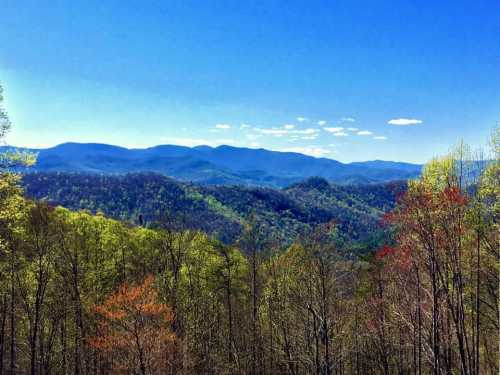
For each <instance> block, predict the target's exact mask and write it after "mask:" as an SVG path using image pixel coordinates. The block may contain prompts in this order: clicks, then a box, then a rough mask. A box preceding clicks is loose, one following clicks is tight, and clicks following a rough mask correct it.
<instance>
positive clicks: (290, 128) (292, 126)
mask: <svg viewBox="0 0 500 375" xmlns="http://www.w3.org/2000/svg"><path fill="white" fill-rule="evenodd" d="M283 128H284V129H286V130H292V129H293V128H295V125H290V124H286V125H285V126H283Z"/></svg>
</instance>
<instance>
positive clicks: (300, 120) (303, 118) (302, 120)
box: [297, 116, 308, 122]
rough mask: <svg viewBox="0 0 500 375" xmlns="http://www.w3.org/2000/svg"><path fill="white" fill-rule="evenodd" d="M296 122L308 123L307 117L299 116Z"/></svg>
mask: <svg viewBox="0 0 500 375" xmlns="http://www.w3.org/2000/svg"><path fill="white" fill-rule="evenodd" d="M297 121H298V122H304V121H308V119H307V117H301V116H299V117H297Z"/></svg>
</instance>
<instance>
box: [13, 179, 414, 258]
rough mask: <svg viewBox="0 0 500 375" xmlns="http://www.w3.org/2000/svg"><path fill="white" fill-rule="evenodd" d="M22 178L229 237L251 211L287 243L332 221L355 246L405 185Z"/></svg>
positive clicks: (60, 193) (85, 204)
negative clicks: (282, 185) (259, 184)
mask: <svg viewBox="0 0 500 375" xmlns="http://www.w3.org/2000/svg"><path fill="white" fill-rule="evenodd" d="M22 184H23V186H24V187H25V191H26V194H27V195H28V196H29V197H32V198H34V199H38V200H42V199H43V200H46V201H48V202H49V203H51V204H52V205H58V204H59V205H62V206H64V207H67V208H70V209H72V210H79V209H86V210H89V211H90V212H92V213H97V212H102V213H104V214H105V215H107V216H109V217H112V218H116V219H120V220H123V221H127V222H130V223H132V224H135V225H142V226H146V227H153V226H155V225H157V224H158V222H160V221H165V220H169V221H171V220H172V219H173V220H175V221H176V222H178V224H182V225H183V226H184V227H185V228H188V229H195V230H201V231H203V232H206V233H207V234H210V235H214V236H216V237H217V238H218V239H220V240H222V241H223V242H225V243H233V242H234V241H236V240H237V239H238V237H239V236H240V235H241V233H242V231H243V227H244V225H245V223H246V222H247V221H248V220H249V218H250V217H253V219H254V220H257V221H259V222H261V223H262V224H263V228H267V229H266V232H267V234H268V236H270V237H273V238H274V239H275V240H276V241H278V242H280V243H282V244H285V245H289V244H290V243H291V242H293V240H294V239H295V238H296V237H297V236H298V235H299V234H300V233H304V231H307V230H308V229H309V228H310V227H311V226H314V225H317V224H319V223H326V222H328V221H335V222H336V223H337V224H338V228H339V231H338V233H339V237H340V239H343V240H344V241H346V242H349V243H351V244H352V245H353V246H354V245H356V246H357V247H360V246H363V244H365V243H367V242H370V241H373V240H375V239H376V238H377V237H380V236H381V235H382V233H381V232H383V230H382V228H381V227H380V225H379V221H380V218H381V216H382V215H383V213H384V212H386V211H388V210H390V209H392V208H393V207H394V205H395V203H396V198H397V196H399V195H401V194H402V193H403V192H404V190H405V189H406V182H405V181H398V182H391V183H384V184H371V185H332V184H329V183H328V182H327V181H326V180H324V179H322V178H310V179H308V180H305V181H303V182H301V183H297V184H294V185H292V186H290V187H288V188H285V189H279V190H277V189H270V188H257V187H243V186H202V185H195V184H187V183H182V182H178V181H175V180H173V179H170V178H168V177H165V176H162V175H158V174H151V173H148V174H145V173H142V174H128V175H123V176H109V175H91V174H75V173H62V172H53V173H31V174H26V175H24V176H23V178H22ZM358 250H359V249H358Z"/></svg>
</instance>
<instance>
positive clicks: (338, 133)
mask: <svg viewBox="0 0 500 375" xmlns="http://www.w3.org/2000/svg"><path fill="white" fill-rule="evenodd" d="M333 135H334V136H335V137H347V136H348V135H349V134H347V133H346V132H337V133H333Z"/></svg>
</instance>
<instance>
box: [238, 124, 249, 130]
mask: <svg viewBox="0 0 500 375" xmlns="http://www.w3.org/2000/svg"><path fill="white" fill-rule="evenodd" d="M249 127H250V125H248V124H241V125H240V129H248V128H249Z"/></svg>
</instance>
